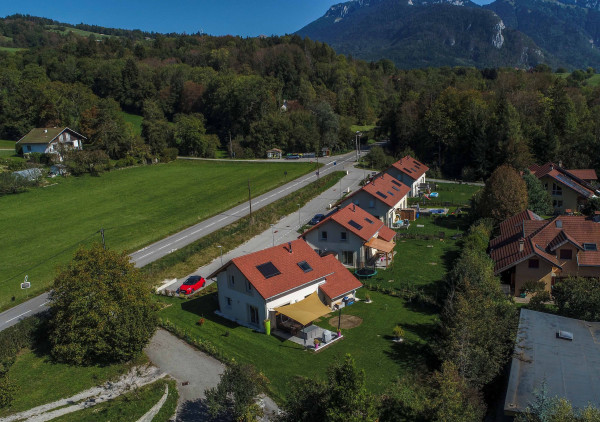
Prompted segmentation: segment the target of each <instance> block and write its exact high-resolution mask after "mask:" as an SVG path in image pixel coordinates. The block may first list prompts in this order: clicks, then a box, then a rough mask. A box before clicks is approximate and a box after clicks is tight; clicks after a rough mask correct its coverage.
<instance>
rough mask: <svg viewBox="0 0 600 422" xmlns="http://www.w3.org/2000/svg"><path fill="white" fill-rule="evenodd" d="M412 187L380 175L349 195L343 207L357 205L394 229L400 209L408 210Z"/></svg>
mask: <svg viewBox="0 0 600 422" xmlns="http://www.w3.org/2000/svg"><path fill="white" fill-rule="evenodd" d="M409 192H410V187H408V186H407V185H405V184H404V183H402V182H400V181H399V180H397V179H395V178H393V177H392V176H390V175H389V174H386V173H380V174H378V175H377V176H376V177H374V178H373V179H372V180H371V181H370V182H369V183H367V184H366V185H364V186H363V187H362V188H361V189H359V190H357V191H355V192H354V193H352V194H350V195H348V196H347V197H346V198H345V199H344V200H343V201H342V202H341V204H340V205H341V206H342V207H345V206H347V205H348V204H355V205H358V206H359V207H361V208H362V209H364V210H365V211H367V212H368V213H369V214H371V215H372V216H374V217H375V218H377V219H379V220H381V221H383V222H384V223H385V225H386V226H388V227H392V225H393V223H394V221H396V220H397V219H399V218H400V211H399V210H400V209H402V208H406V207H407V203H408V194H409Z"/></svg>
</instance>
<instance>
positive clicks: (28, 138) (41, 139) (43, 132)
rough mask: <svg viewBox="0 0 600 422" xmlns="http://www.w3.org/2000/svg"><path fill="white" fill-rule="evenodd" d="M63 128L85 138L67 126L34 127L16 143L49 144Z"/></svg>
mask: <svg viewBox="0 0 600 422" xmlns="http://www.w3.org/2000/svg"><path fill="white" fill-rule="evenodd" d="M65 130H68V131H69V132H71V133H74V134H75V135H77V136H79V137H81V138H82V139H87V138H86V137H85V136H83V135H81V134H79V133H77V132H75V131H74V130H73V129H70V128H68V127H63V128H59V127H50V128H35V129H31V130H30V131H29V133H28V134H27V135H25V136H23V137H22V138H21V139H19V140H18V141H17V144H18V143H19V142H20V143H22V144H49V143H50V142H52V141H53V140H54V139H55V138H56V137H57V136H58V135H60V134H61V133H63V132H64V131H65Z"/></svg>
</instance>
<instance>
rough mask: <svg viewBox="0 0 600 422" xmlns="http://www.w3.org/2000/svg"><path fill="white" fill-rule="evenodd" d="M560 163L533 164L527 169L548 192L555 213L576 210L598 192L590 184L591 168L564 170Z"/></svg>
mask: <svg viewBox="0 0 600 422" xmlns="http://www.w3.org/2000/svg"><path fill="white" fill-rule="evenodd" d="M561 164H562V163H559V164H558V165H556V164H554V163H551V162H548V163H546V164H544V165H542V166H538V165H537V164H534V165H532V166H531V167H529V170H530V171H531V172H532V173H533V174H534V175H535V176H536V177H537V178H538V179H540V181H541V182H542V184H543V185H544V188H545V189H546V190H547V191H548V193H550V196H551V197H552V205H553V207H554V212H555V213H556V214H564V213H565V211H566V210H571V211H574V212H577V211H579V210H580V209H581V208H582V207H583V206H584V205H585V202H586V201H587V200H588V199H590V198H593V197H595V196H597V195H599V194H600V193H599V192H598V191H597V190H596V188H595V187H594V186H593V185H592V184H591V182H592V181H593V180H595V178H596V172H595V171H594V170H593V169H583V170H566V169H564V168H563V167H562V165H561Z"/></svg>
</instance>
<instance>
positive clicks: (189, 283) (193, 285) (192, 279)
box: [177, 275, 206, 295]
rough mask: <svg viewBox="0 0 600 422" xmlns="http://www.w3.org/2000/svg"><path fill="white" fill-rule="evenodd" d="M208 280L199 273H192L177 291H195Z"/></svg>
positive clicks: (187, 293)
mask: <svg viewBox="0 0 600 422" xmlns="http://www.w3.org/2000/svg"><path fill="white" fill-rule="evenodd" d="M205 284H206V280H205V279H204V277H202V276H199V275H192V276H189V277H188V278H187V280H185V281H184V282H183V284H182V285H181V286H180V287H179V288H178V289H177V293H184V294H186V295H189V294H192V293H194V292H195V291H196V290H198V289H200V288H202V287H204V285H205Z"/></svg>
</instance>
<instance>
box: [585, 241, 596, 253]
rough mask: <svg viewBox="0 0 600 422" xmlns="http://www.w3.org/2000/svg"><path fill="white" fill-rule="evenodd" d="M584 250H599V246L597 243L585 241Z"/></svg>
mask: <svg viewBox="0 0 600 422" xmlns="http://www.w3.org/2000/svg"><path fill="white" fill-rule="evenodd" d="M583 250H584V251H597V250H598V247H597V246H596V244H595V243H584V244H583Z"/></svg>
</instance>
